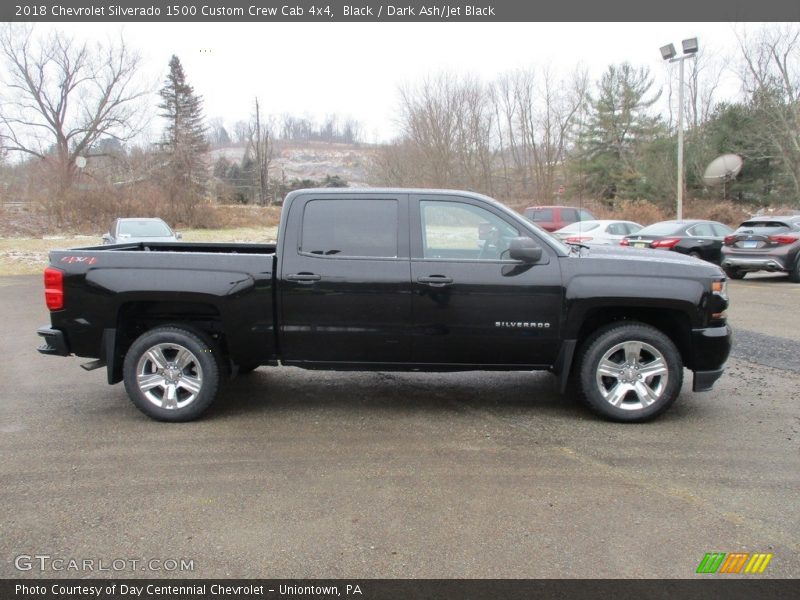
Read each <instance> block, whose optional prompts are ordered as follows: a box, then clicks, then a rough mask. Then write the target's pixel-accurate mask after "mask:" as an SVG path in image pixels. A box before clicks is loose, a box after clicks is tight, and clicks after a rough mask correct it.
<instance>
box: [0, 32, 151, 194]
mask: <svg viewBox="0 0 800 600" xmlns="http://www.w3.org/2000/svg"><path fill="white" fill-rule="evenodd" d="M0 52H2V56H3V58H4V59H5V63H6V77H5V78H6V80H5V81H4V86H3V88H4V89H3V92H2V103H1V104H0V144H2V146H4V147H5V148H6V149H7V150H9V151H13V152H20V153H23V154H27V155H29V156H34V157H37V158H40V159H42V160H46V161H48V162H52V164H53V165H54V167H55V173H56V176H57V182H58V188H59V192H61V193H64V192H65V191H66V190H67V189H68V188H69V187H70V186H71V184H72V181H73V178H74V175H75V172H76V159H77V158H78V157H79V156H91V155H92V154H93V153H95V152H96V144H97V142H98V141H99V140H100V139H101V138H104V137H109V138H114V139H116V140H118V141H121V142H122V141H126V140H128V139H130V138H131V137H132V136H133V135H135V134H136V133H137V131H138V129H139V125H140V123H139V121H140V119H141V116H142V114H143V113H142V106H141V104H140V103H139V102H138V101H139V100H140V99H141V98H143V97H144V96H145V95H146V94H147V93H148V91H149V90H147V89H144V88H143V87H141V86H139V85H137V81H136V74H137V69H138V67H139V62H140V59H139V56H138V55H137V54H135V53H133V52H131V51H130V50H129V49H128V48H127V46H126V45H125V43H124V41H123V40H122V39H120V40H119V42H118V43H116V44H111V45H108V46H103V45H98V46H96V47H90V46H89V45H88V44H86V43H79V42H76V41H75V40H74V39H72V38H70V37H68V36H67V35H65V34H63V33H61V32H53V33H50V34H49V35H47V36H46V37H43V38H35V37H34V35H33V29H32V28H23V27H20V26H19V25H15V24H8V25H6V26H4V27H3V29H2V32H0Z"/></svg>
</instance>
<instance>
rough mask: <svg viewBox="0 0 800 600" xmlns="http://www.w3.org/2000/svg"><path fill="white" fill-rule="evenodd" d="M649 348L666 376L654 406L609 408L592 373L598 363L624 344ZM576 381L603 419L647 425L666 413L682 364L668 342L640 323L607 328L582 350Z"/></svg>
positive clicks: (680, 378)
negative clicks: (658, 356)
mask: <svg viewBox="0 0 800 600" xmlns="http://www.w3.org/2000/svg"><path fill="white" fill-rule="evenodd" d="M632 340H636V341H641V342H645V343H647V344H650V345H651V346H653V347H654V348H656V349H657V350H658V351H659V352H661V354H662V355H663V356H664V360H665V361H666V362H667V370H668V372H669V381H668V382H667V388H666V390H665V391H664V393H663V394H662V395H661V398H659V399H658V400H657V401H656V402H655V403H653V404H652V405H650V406H648V407H647V408H644V409H640V410H625V409H622V408H617V407H615V406H611V405H610V404H609V403H608V402H607V401H606V399H605V398H603V396H602V395H601V394H600V391H599V390H598V389H597V383H596V381H595V373H596V370H597V365H598V363H599V362H600V359H601V358H602V357H603V354H605V353H606V352H607V351H608V349H609V348H611V347H612V346H615V345H617V344H620V343H622V342H626V341H632ZM579 368H580V371H579V380H580V384H581V391H582V393H583V397H584V399H585V400H586V402H587V403H588V404H589V406H590V407H591V408H592V409H593V410H594V411H595V412H597V413H598V414H600V415H602V416H603V417H605V418H607V419H609V420H612V421H617V422H625V423H633V422H641V421H648V420H650V419H653V418H655V417H657V416H658V415H660V414H661V413H663V412H664V411H665V410H667V409H668V408H669V407H670V406H671V405H672V404H673V402H675V400H676V399H677V397H678V394H679V393H680V391H681V387H682V386H683V361H682V359H681V355H680V352H679V351H678V349H677V347H676V346H675V344H674V343H673V342H672V340H670V339H669V337H667V336H666V335H665V334H664V333H662V332H661V331H659V330H658V329H656V328H654V327H651V326H649V325H645V324H643V323H623V324H615V325H609V326H606V327H603V328H601V329H600V330H598V331H597V332H595V333H594V334H593V335H592V336H591V337H590V338H589V339H587V340H586V343H585V344H584V346H583V353H582V355H581V361H580V367H579Z"/></svg>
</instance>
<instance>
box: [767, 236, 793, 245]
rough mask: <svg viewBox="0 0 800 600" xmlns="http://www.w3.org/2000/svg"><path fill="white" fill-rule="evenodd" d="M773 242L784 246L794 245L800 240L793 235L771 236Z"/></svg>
mask: <svg viewBox="0 0 800 600" xmlns="http://www.w3.org/2000/svg"><path fill="white" fill-rule="evenodd" d="M769 239H770V241H771V242H774V243H776V244H778V245H779V246H783V245H784V244H794V243H795V242H796V241H797V240H798V238H797V237H795V236H793V235H771V236H769Z"/></svg>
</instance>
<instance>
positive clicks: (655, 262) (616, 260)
mask: <svg viewBox="0 0 800 600" xmlns="http://www.w3.org/2000/svg"><path fill="white" fill-rule="evenodd" d="M570 257H571V258H574V259H578V260H579V261H588V264H591V265H592V266H591V267H588V266H587V269H595V268H598V267H600V263H601V262H603V263H606V266H609V267H612V268H614V269H615V270H617V272H618V273H626V272H632V273H635V274H636V275H638V276H646V275H654V276H658V275H662V274H665V272H669V273H670V274H674V275H678V274H680V273H685V274H687V275H694V276H707V277H724V276H725V275H724V273H723V271H722V269H721V268H720V267H718V266H717V265H715V264H712V263H710V262H708V261H705V260H701V259H699V258H694V257H692V256H687V255H685V254H680V253H679V252H670V251H669V250H651V249H637V248H622V247H619V246H592V247H590V248H588V249H586V248H581V251H580V254H577V253H573V254H571V255H570ZM623 263H624V264H627V265H630V269H628V268H626V267H625V266H623ZM581 270H583V269H581ZM598 270H599V271H600V272H603V271H606V269H604V268H602V267H600V268H599V269H598Z"/></svg>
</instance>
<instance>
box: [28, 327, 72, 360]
mask: <svg viewBox="0 0 800 600" xmlns="http://www.w3.org/2000/svg"><path fill="white" fill-rule="evenodd" d="M36 334H37V335H40V336H42V337H43V338H44V345H43V346H39V347H38V348H37V350H38V351H39V352H41V353H42V354H50V355H52V356H69V355H70V351H69V344H67V338H66V336H65V335H64V332H63V331H60V330H58V329H53V328H51V327H47V326H45V327H40V328H39V329H37V330H36Z"/></svg>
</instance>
